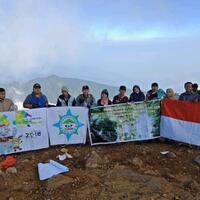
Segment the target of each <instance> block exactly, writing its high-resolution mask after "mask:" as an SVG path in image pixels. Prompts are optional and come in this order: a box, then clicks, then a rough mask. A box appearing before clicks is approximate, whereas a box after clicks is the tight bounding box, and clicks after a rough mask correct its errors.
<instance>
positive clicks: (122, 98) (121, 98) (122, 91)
mask: <svg viewBox="0 0 200 200" xmlns="http://www.w3.org/2000/svg"><path fill="white" fill-rule="evenodd" d="M120 103H128V97H127V96H126V86H124V85H122V86H120V88H119V94H118V95H116V96H115V97H114V98H113V104H120Z"/></svg>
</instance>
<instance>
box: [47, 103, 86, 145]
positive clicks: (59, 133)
mask: <svg viewBox="0 0 200 200" xmlns="http://www.w3.org/2000/svg"><path fill="white" fill-rule="evenodd" d="M47 120H48V132H49V137H50V144H51V145H59V144H85V141H86V135H87V129H88V123H89V121H88V109H87V108H83V107H55V108H49V109H48V110H47Z"/></svg>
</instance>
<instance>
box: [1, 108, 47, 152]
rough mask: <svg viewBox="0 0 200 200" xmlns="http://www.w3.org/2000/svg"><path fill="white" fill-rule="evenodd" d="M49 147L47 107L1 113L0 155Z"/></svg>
mask: <svg viewBox="0 0 200 200" xmlns="http://www.w3.org/2000/svg"><path fill="white" fill-rule="evenodd" d="M48 147H49V138H48V132H47V128H46V109H33V110H26V111H19V112H5V113H0V155H2V154H3V155H4V154H5V155H6V154H11V153H16V152H23V151H30V150H36V149H42V148H48Z"/></svg>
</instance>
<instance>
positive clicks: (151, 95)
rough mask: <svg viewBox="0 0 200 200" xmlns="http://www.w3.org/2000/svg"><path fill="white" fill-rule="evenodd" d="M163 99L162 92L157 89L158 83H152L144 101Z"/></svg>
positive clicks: (163, 94) (163, 93)
mask: <svg viewBox="0 0 200 200" xmlns="http://www.w3.org/2000/svg"><path fill="white" fill-rule="evenodd" d="M164 97H165V92H164V90H162V89H160V88H159V85H158V83H152V84H151V90H149V91H148V92H147V95H146V100H147V101H152V100H156V99H163V98H164Z"/></svg>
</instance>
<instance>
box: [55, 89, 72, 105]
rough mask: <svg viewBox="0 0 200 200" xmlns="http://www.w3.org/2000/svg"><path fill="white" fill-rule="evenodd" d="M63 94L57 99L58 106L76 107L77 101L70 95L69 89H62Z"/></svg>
mask: <svg viewBox="0 0 200 200" xmlns="http://www.w3.org/2000/svg"><path fill="white" fill-rule="evenodd" d="M61 92H62V94H61V95H60V96H59V97H58V99H57V104H56V106H58V107H60V106H75V105H76V100H75V98H74V97H73V96H71V95H70V94H69V89H68V88H67V87H65V86H63V87H62V89H61Z"/></svg>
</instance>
